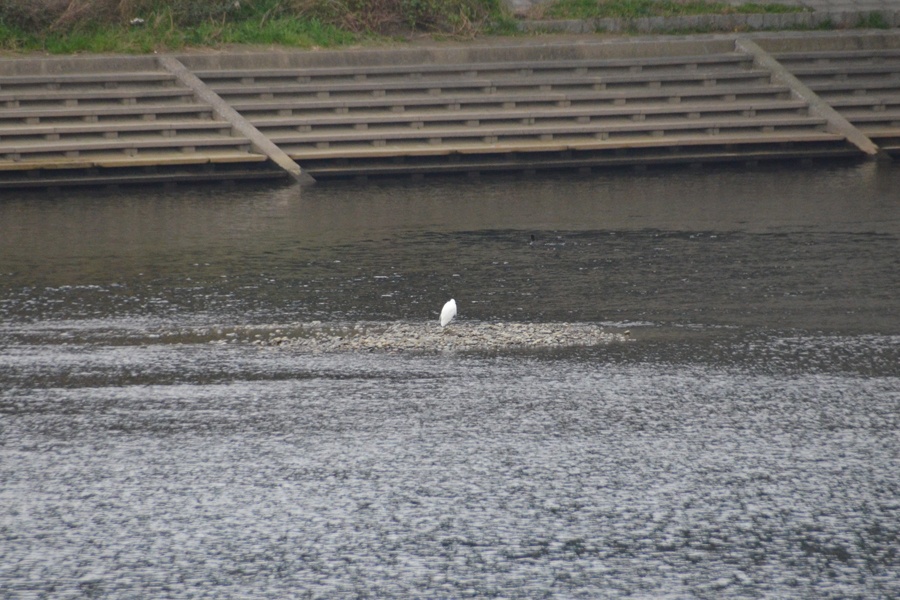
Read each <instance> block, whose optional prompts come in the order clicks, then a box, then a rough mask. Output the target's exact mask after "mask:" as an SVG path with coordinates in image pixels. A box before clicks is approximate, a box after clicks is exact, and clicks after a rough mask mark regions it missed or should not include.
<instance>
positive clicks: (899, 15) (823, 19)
mask: <svg viewBox="0 0 900 600" xmlns="http://www.w3.org/2000/svg"><path fill="white" fill-rule="evenodd" d="M873 18H875V19H880V20H881V21H882V22H884V24H885V25H887V26H888V27H900V10H849V11H834V10H822V11H815V12H801V13H772V14H730V15H691V16H679V17H641V18H636V19H584V20H576V19H568V20H556V21H520V22H519V24H518V27H519V31H523V32H550V33H576V34H578V33H627V32H638V33H671V32H675V31H698V30H699V31H734V30H735V29H744V30H752V31H765V30H779V29H795V28H809V29H815V28H817V27H823V26H827V25H829V24H830V25H831V26H832V27H836V28H840V29H848V28H852V27H858V26H860V25H861V24H865V23H868V22H869V20H870V19H873Z"/></svg>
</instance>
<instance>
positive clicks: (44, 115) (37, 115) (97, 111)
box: [0, 102, 212, 127]
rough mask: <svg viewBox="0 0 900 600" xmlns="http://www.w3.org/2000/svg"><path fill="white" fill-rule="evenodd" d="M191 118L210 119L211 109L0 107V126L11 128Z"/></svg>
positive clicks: (187, 106)
mask: <svg viewBox="0 0 900 600" xmlns="http://www.w3.org/2000/svg"><path fill="white" fill-rule="evenodd" d="M176 115H193V116H194V117H195V118H197V119H198V120H205V119H211V118H212V109H211V108H210V107H209V106H206V105H204V104H197V103H193V102H191V103H187V104H185V103H172V104H129V105H119V106H99V107H98V106H90V105H87V104H80V105H78V106H73V107H71V108H48V107H40V108H0V127H6V126H7V125H10V123H9V122H10V121H24V122H26V124H32V125H34V124H38V123H43V122H51V123H52V122H59V121H66V120H68V121H71V120H83V121H87V122H96V121H105V120H107V119H121V118H127V117H132V118H135V119H145V120H155V119H157V118H159V117H160V116H163V117H174V116H176Z"/></svg>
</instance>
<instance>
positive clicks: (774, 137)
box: [283, 130, 844, 162]
mask: <svg viewBox="0 0 900 600" xmlns="http://www.w3.org/2000/svg"><path fill="white" fill-rule="evenodd" d="M843 141H844V138H843V137H842V136H840V135H837V134H833V133H828V132H824V131H808V130H804V131H782V132H773V133H769V134H766V135H759V134H756V133H749V132H743V133H730V134H727V135H718V136H716V137H715V139H711V136H709V135H704V134H696V133H685V134H683V135H677V136H676V135H672V136H666V137H665V138H663V139H659V138H653V137H651V136H646V135H644V136H641V135H633V136H631V137H628V138H621V139H617V140H609V139H607V140H602V139H591V138H586V137H581V138H566V137H561V138H558V139H554V140H552V141H549V142H539V141H536V140H508V141H502V142H497V143H494V144H490V145H486V144H482V143H477V142H472V141H469V140H452V141H447V142H444V143H442V144H440V145H438V146H436V145H432V144H427V143H416V142H406V143H403V144H396V145H394V146H392V147H390V148H387V147H373V146H371V145H366V144H348V145H342V146H340V147H336V148H318V147H314V146H313V147H310V146H293V145H289V144H287V145H285V146H283V149H284V150H285V152H287V153H288V154H289V155H290V156H291V158H293V159H294V160H297V161H300V162H302V161H308V160H341V159H347V160H350V159H360V158H373V157H380V158H384V157H388V158H389V157H394V158H396V157H401V156H412V157H416V156H449V155H453V154H461V155H482V154H504V153H555V152H565V151H569V150H617V149H618V150H624V149H635V148H651V149H656V148H674V149H675V151H679V149H680V148H682V147H693V146H710V147H711V146H716V147H722V148H723V149H726V150H727V149H728V147H730V146H743V145H748V146H765V145H782V146H784V145H790V144H797V143H807V142H822V143H840V142H843Z"/></svg>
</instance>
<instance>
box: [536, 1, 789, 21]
mask: <svg viewBox="0 0 900 600" xmlns="http://www.w3.org/2000/svg"><path fill="white" fill-rule="evenodd" d="M804 10H805V9H803V8H802V7H798V6H784V5H782V4H754V3H748V4H742V5H740V6H731V5H729V4H725V3H724V2H706V1H703V0H693V1H690V2H675V1H672V0H557V2H554V3H552V4H550V5H549V6H546V7H539V8H538V9H536V14H535V16H536V17H538V18H549V19H597V18H600V19H602V18H618V19H636V18H640V17H679V16H690V15H728V14H768V13H789V12H803V11H804Z"/></svg>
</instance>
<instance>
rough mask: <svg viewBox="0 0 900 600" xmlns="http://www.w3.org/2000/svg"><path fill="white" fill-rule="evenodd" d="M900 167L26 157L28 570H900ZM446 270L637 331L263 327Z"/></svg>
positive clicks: (6, 525)
mask: <svg viewBox="0 0 900 600" xmlns="http://www.w3.org/2000/svg"><path fill="white" fill-rule="evenodd" d="M897 190H900V168H898V167H896V166H893V165H892V164H889V163H875V162H866V163H859V164H822V165H818V164H817V165H813V166H798V165H786V166H782V167H764V168H758V169H749V170H748V169H743V168H735V167H716V168H709V169H706V170H699V171H688V170H680V169H661V170H653V169H651V170H649V171H648V172H646V173H631V172H622V171H610V172H603V173H596V174H593V175H589V176H573V175H569V174H560V175H556V176H552V175H551V176H537V177H531V178H516V177H509V176H499V177H484V178H482V179H475V180H472V179H465V178H439V179H435V180H426V181H418V182H408V181H407V182H403V181H380V182H379V181H375V182H369V183H343V184H339V183H330V184H325V185H318V186H315V187H313V188H309V189H305V190H303V191H302V192H301V191H299V190H298V189H296V188H291V187H279V186H269V187H262V188H259V187H253V186H237V187H234V188H217V187H207V188H185V189H178V190H170V191H162V190H154V189H147V190H124V191H121V192H117V193H111V192H97V191H92V192H89V191H82V192H72V193H66V194H65V195H63V196H60V197H50V196H47V195H42V194H36V193H21V194H12V193H6V196H5V197H3V198H2V199H0V481H2V486H0V597H9V598H31V597H49V598H66V597H83V596H88V597H110V598H120V597H121V598H144V597H172V598H188V597H215V598H223V597H236V598H241V597H245V598H259V597H263V598H290V597H313V598H333V597H404V598H405V597H429V598H431V597H446V598H458V597H478V598H491V597H506V598H512V597H521V598H536V597H548V598H571V597H585V598H596V597H637V598H690V597H698V598H756V597H779V598H852V597H859V598H894V597H897V596H898V595H900V575H898V573H900V569H898V566H900V537H898V536H900V478H898V475H897V473H900V305H898V302H897V290H898V289H900V253H898V252H897V248H898V244H897V242H898V237H900V193H898V192H897ZM532 235H533V236H534V243H532V241H531V236H532ZM449 297H454V298H455V299H456V300H457V303H458V304H459V307H460V311H459V316H458V319H459V320H460V322H472V323H477V322H504V323H509V322H536V321H537V322H574V323H591V322H594V323H601V324H603V325H604V327H605V328H606V329H607V330H608V331H610V332H622V331H625V330H626V329H627V330H630V332H631V337H630V339H629V340H628V341H625V342H617V343H610V344H604V345H600V346H595V347H590V348H569V349H565V348H564V349H553V350H549V349H546V350H531V351H525V350H517V351H505V352H498V351H490V352H450V353H447V352H419V353H417V352H406V353H401V354H387V353H379V352H371V353H337V354H329V353H324V354H311V353H309V352H298V351H295V350H290V349H287V350H285V349H283V348H273V347H263V348H260V347H258V346H253V345H251V344H249V343H246V342H245V341H238V340H239V339H240V336H237V335H234V334H235V331H237V330H238V329H239V328H240V327H247V326H253V327H257V328H259V329H260V331H263V330H271V331H273V332H274V331H277V330H279V328H283V329H284V330H285V331H286V330H288V329H289V328H290V327H292V326H295V324H298V323H299V324H304V323H309V322H311V321H322V322H323V323H325V324H328V323H333V324H335V325H336V326H338V325H340V326H348V325H353V324H358V323H361V322H365V323H372V322H387V323H392V322H398V321H400V322H414V323H427V322H434V323H435V327H437V324H436V320H437V314H438V311H439V310H440V307H441V305H442V304H443V302H444V301H445V300H446V299H447V298H449Z"/></svg>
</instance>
